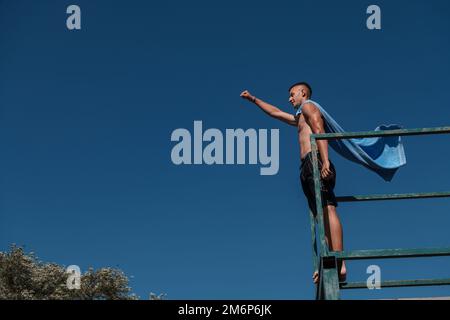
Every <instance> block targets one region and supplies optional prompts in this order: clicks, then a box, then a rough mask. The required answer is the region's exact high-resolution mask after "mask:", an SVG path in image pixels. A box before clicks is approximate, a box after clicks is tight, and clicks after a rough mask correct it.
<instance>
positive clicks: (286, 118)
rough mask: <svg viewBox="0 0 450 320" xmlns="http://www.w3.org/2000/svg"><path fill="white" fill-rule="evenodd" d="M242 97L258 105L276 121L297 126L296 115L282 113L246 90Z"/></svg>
mask: <svg viewBox="0 0 450 320" xmlns="http://www.w3.org/2000/svg"><path fill="white" fill-rule="evenodd" d="M241 97H242V98H243V99H246V100H248V101H250V102H253V103H254V104H256V105H257V106H258V107H259V108H261V110H262V111H264V112H265V113H267V114H268V115H269V116H271V117H273V118H275V119H278V120H281V121H283V122H286V123H287V124H290V125H291V126H297V119H296V118H295V116H294V115H292V114H290V113H287V112H284V111H281V110H280V109H278V108H277V107H275V106H273V105H271V104H269V103H267V102H264V101H263V100H261V99H258V98H256V97H255V96H253V95H251V94H250V92H248V91H247V90H245V91H243V92H242V93H241Z"/></svg>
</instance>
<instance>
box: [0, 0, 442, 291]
mask: <svg viewBox="0 0 450 320" xmlns="http://www.w3.org/2000/svg"><path fill="white" fill-rule="evenodd" d="M74 3H75V4H78V5H79V6H80V7H81V11H82V30H80V31H68V30H67V28H66V17H67V15H66V12H65V11H66V8H67V6H68V5H70V4H74ZM370 4H378V5H379V6H380V7H381V11H382V30H379V31H369V30H368V29H367V28H366V18H367V14H366V13H365V12H366V8H367V7H368V5H370ZM449 15H450V3H449V2H448V1H446V0H442V1H424V0H422V1H417V0H415V1H376V2H372V1H299V0H296V1H276V2H273V1H270V2H266V1H245V2H243V1H221V2H217V1H214V2H211V1H189V2H186V1H170V2H162V1H160V2H158V3H157V2H154V1H151V2H150V1H105V0H97V1H87V0H76V1H61V0H54V1H31V0H30V1H23V0H14V1H13V0H0V108H1V117H0V125H1V126H0V127H1V135H0V136H1V140H0V141H1V145H2V155H1V157H0V168H1V169H0V170H1V177H2V179H1V185H0V188H1V208H0V209H1V211H0V249H1V250H7V248H8V246H9V245H10V244H11V243H17V244H19V245H24V246H26V249H27V250H29V251H34V252H36V253H37V254H38V256H39V257H40V258H41V259H42V260H44V261H53V262H57V263H60V264H64V265H70V264H77V265H79V266H80V267H81V269H82V271H86V269H87V268H88V267H89V266H93V267H95V268H99V267H102V266H113V267H114V266H118V267H119V268H121V269H122V270H124V271H125V272H126V274H128V275H131V276H133V278H132V279H131V286H132V287H133V289H134V292H135V293H137V294H138V295H140V296H141V298H147V297H148V293H149V292H150V291H152V292H155V293H166V294H167V295H168V296H167V298H169V299H311V298H313V297H314V293H313V292H314V290H313V285H312V281H311V274H312V263H311V243H310V225H309V218H308V213H307V205H306V201H305V199H304V196H303V194H302V192H301V189H300V184H299V179H298V176H299V168H298V166H299V162H300V161H299V152H298V145H297V138H296V132H295V128H293V127H288V126H286V125H284V124H283V123H279V122H276V120H273V119H271V118H269V117H267V116H266V115H265V114H263V113H262V112H261V111H260V110H258V109H257V107H255V106H254V105H251V104H249V103H246V102H245V101H243V100H241V99H240V97H239V93H240V92H241V91H242V90H243V89H249V90H250V91H251V92H252V93H254V94H256V95H257V96H259V97H261V98H263V99H265V100H267V101H270V102H272V103H273V104H275V105H277V106H279V107H280V108H282V109H284V110H286V111H292V109H291V106H290V105H289V104H288V102H287V98H288V96H287V88H288V87H289V85H291V84H292V83H293V82H297V81H308V82H310V83H311V85H312V86H313V89H314V98H315V100H316V101H318V102H319V103H320V104H321V105H322V106H323V107H324V108H325V109H326V110H327V111H328V112H329V113H330V114H332V115H333V116H334V118H335V119H336V120H337V121H338V122H339V123H340V124H341V125H342V126H343V127H344V128H345V129H346V130H348V131H360V130H361V131H366V130H372V129H374V128H375V127H376V126H378V125H380V124H391V123H394V124H400V125H402V126H404V127H405V128H416V127H437V126H445V125H447V126H448V125H450V97H449V95H448V92H449V90H448V86H449V83H450V62H449V56H450V38H449V30H450V20H449V19H448V16H449ZM194 120H202V121H203V125H204V127H205V128H218V129H220V130H222V131H224V130H225V129H226V128H243V129H247V128H256V129H260V128H266V129H276V128H279V130H280V170H279V173H278V174H277V175H274V176H261V175H259V166H257V165H244V166H237V165H234V166H233V165H229V166H206V165H201V166H175V165H174V164H172V162H171V158H170V152H171V149H172V147H173V145H174V143H173V142H171V141H170V135H171V133H172V131H173V130H174V129H177V128H187V129H189V130H191V131H192V128H193V122H194ZM403 140H404V145H405V151H406V157H407V165H406V166H405V167H403V168H401V169H400V170H399V171H398V173H397V174H396V176H395V177H394V179H393V181H392V182H390V183H387V182H384V181H383V180H382V179H381V178H380V177H379V176H377V175H376V174H374V173H372V172H370V171H368V170H367V169H365V168H363V167H361V166H358V165H356V164H354V163H351V162H349V161H347V160H345V159H343V158H341V157H339V156H338V155H336V154H335V153H334V152H331V159H332V161H333V162H334V163H335V165H336V168H337V177H338V179H337V186H336V194H337V195H351V194H370V193H390V192H398V193H403V192H430V191H448V190H450V170H449V167H448V157H449V156H450V148H449V146H450V136H449V135H441V136H426V137H407V138H405V139H403ZM449 209H450V199H436V200H413V201H398V202H376V203H369V202H366V203H360V204H340V205H339V207H338V212H339V214H340V215H341V219H342V222H343V224H344V231H345V248H346V249H349V250H351V249H369V248H391V247H392V248H394V247H411V248H414V247H433V246H448V245H450V235H449V233H448V227H449V225H450V214H449V211H450V210H449ZM370 264H378V265H379V266H380V267H381V268H382V280H394V279H410V278H430V277H450V259H449V258H434V259H428V260H427V259H425V260H421V259H409V260H408V259H403V260H395V261H392V260H391V261H384V262H383V261H363V262H350V263H349V264H348V269H349V270H348V271H349V277H348V280H349V281H365V279H366V278H367V276H368V275H367V274H366V273H365V272H366V268H367V266H368V265H370ZM443 295H447V296H448V295H450V288H449V287H441V288H439V287H434V288H433V287H431V288H416V289H414V288H407V289H382V290H379V291H377V292H368V291H367V290H366V291H364V290H363V291H361V290H358V291H352V292H350V291H348V292H344V293H343V298H356V299H359V298H387V297H395V296H403V297H416V296H443Z"/></svg>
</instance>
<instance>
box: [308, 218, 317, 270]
mask: <svg viewBox="0 0 450 320" xmlns="http://www.w3.org/2000/svg"><path fill="white" fill-rule="evenodd" d="M309 219H310V222H311V241H312V252H313V270H314V272H316V271H317V272H318V271H319V257H318V253H317V237H316V221H315V218H314V214H313V212H312V211H311V210H309Z"/></svg>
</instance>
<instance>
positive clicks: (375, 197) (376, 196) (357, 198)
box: [336, 191, 450, 202]
mask: <svg viewBox="0 0 450 320" xmlns="http://www.w3.org/2000/svg"><path fill="white" fill-rule="evenodd" d="M446 197H450V191H446V192H428V193H396V194H395V193H394V194H369V195H357V196H341V197H336V200H337V201H338V202H356V201H378V200H401V199H427V198H446Z"/></svg>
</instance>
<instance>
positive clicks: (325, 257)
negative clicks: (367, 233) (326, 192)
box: [310, 127, 450, 300]
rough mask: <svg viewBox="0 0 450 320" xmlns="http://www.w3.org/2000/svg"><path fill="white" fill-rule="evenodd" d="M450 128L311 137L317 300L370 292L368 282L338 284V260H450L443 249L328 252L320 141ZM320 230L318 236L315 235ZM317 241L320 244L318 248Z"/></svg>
mask: <svg viewBox="0 0 450 320" xmlns="http://www.w3.org/2000/svg"><path fill="white" fill-rule="evenodd" d="M448 133H450V127H439V128H419V129H399V130H386V131H367V132H348V133H325V134H312V135H311V151H312V160H313V168H314V184H315V195H316V208H317V217H316V218H314V216H313V213H312V212H311V211H310V221H311V235H312V238H311V239H312V248H313V250H312V251H313V268H314V270H315V271H318V272H319V276H320V281H319V284H318V285H317V286H316V299H318V300H337V299H340V290H345V289H363V288H367V283H366V282H350V283H347V282H345V283H339V279H338V259H339V260H340V259H343V260H362V259H394V258H417V257H437V256H450V247H444V248H416V249H403V248H399V249H375V250H352V251H341V252H334V251H329V248H328V245H327V244H326V241H325V228H324V222H323V221H324V217H323V208H322V206H321V204H322V199H321V192H320V187H321V186H320V172H319V166H318V159H317V150H318V149H317V140H331V139H350V138H365V137H385V136H411V135H428V134H448ZM444 197H450V192H430V193H405V194H374V195H355V196H343V197H337V201H338V202H357V201H382V200H385V201H386V200H400V199H403V200H404V199H408V200H409V199H426V198H444ZM316 229H317V233H316ZM317 238H318V242H319V244H317ZM318 249H320V250H318ZM441 285H450V278H448V279H413V280H390V281H382V282H381V287H413V286H415V287H417V286H441Z"/></svg>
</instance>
